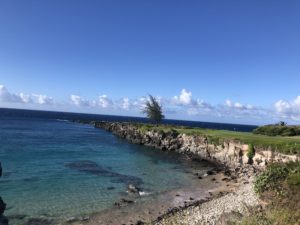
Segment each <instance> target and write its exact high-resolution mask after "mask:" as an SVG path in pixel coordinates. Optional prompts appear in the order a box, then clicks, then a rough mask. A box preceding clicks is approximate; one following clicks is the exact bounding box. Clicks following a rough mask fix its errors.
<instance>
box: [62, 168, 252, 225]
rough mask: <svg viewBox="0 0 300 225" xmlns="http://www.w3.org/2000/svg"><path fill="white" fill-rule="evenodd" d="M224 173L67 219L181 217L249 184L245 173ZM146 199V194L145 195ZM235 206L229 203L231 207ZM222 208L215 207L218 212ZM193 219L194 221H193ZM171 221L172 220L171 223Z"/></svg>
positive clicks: (92, 222)
mask: <svg viewBox="0 0 300 225" xmlns="http://www.w3.org/2000/svg"><path fill="white" fill-rule="evenodd" d="M237 174H238V173H234V174H233V171H232V173H231V174H228V173H227V174H225V173H224V171H219V170H214V174H211V175H206V176H204V177H203V178H202V179H199V178H198V176H197V175H195V179H194V181H193V183H192V184H190V185H189V186H185V187H182V188H178V189H173V190H170V191H165V192H162V193H158V194H157V195H156V196H155V198H154V199H152V200H151V201H148V202H147V201H136V202H134V203H130V204H127V205H124V206H121V207H112V208H110V209H107V210H104V211H101V212H98V213H94V214H92V215H90V217H89V218H88V219H86V220H85V221H76V220H74V221H71V220H69V221H68V222H67V223H66V224H72V225H81V224H84V225H108V224H109V225H120V224H157V225H162V224H169V221H172V220H173V219H175V218H176V220H179V219H178V218H182V219H184V218H185V217H184V216H182V213H184V212H189V211H190V210H192V209H195V207H199V206H200V205H202V204H204V203H209V202H211V201H215V200H216V199H219V198H222V197H224V196H227V195H229V194H233V193H234V192H236V190H239V189H240V188H242V187H244V186H245V185H249V183H248V182H247V179H249V178H248V175H247V176H246V177H245V176H241V174H240V175H239V176H236V175H237ZM145 198H147V197H145ZM234 207H235V205H234V204H233V205H231V208H234ZM220 210H221V212H222V209H216V211H218V212H220ZM195 221H196V220H195ZM171 224H172V223H171Z"/></svg>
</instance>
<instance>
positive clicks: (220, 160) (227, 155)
mask: <svg viewBox="0 0 300 225" xmlns="http://www.w3.org/2000/svg"><path fill="white" fill-rule="evenodd" d="M95 127H97V128H103V129H105V130H107V131H110V132H112V133H113V134H115V135H117V136H119V137H121V138H125V139H127V140H128V141H130V142H132V143H135V144H140V145H145V146H151V147H154V148H159V149H161V150H164V151H174V152H179V153H184V154H187V155H190V156H192V157H197V158H201V159H204V160H208V161H210V162H213V163H217V164H221V165H225V166H230V167H237V166H241V165H245V164H249V163H251V164H253V165H254V166H257V167H265V166H266V165H267V164H269V163H270V162H287V161H296V160H300V157H299V155H284V154H282V153H278V152H275V151H272V150H271V149H261V148H255V155H254V157H253V158H252V159H249V157H248V156H247V152H248V149H249V145H248V144H244V143H239V142H238V141H234V140H228V141H224V142H223V143H222V144H213V143H209V142H208V139H207V137H205V136H200V135H196V136H194V135H186V134H180V133H178V132H177V131H176V130H171V131H169V132H164V131H162V130H155V129H152V130H149V131H145V132H142V131H141V130H140V129H139V128H138V126H136V125H134V124H131V123H120V122H106V121H102V122H95Z"/></svg>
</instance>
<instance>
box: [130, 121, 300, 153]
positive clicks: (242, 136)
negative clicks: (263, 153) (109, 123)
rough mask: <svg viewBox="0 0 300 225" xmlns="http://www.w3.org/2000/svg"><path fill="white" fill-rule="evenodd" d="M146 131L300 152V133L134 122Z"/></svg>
mask: <svg viewBox="0 0 300 225" xmlns="http://www.w3.org/2000/svg"><path fill="white" fill-rule="evenodd" d="M133 125H134V126H136V127H138V129H139V130H140V131H141V132H143V133H145V132H147V131H150V130H157V131H164V132H165V133H167V132H170V131H177V132H178V133H180V134H186V135H189V136H202V137H203V136H205V137H207V139H208V142H209V143H211V144H216V145H219V144H222V143H223V142H228V141H235V142H240V143H242V144H252V145H253V146H254V147H255V148H263V149H268V150H271V151H275V152H279V153H283V154H290V155H293V154H300V135H299V136H292V137H283V136H266V135H260V134H253V133H251V132H237V131H228V130H213V129H205V128H193V127H184V126H174V125H158V126H156V125H152V124H141V123H136V124H133Z"/></svg>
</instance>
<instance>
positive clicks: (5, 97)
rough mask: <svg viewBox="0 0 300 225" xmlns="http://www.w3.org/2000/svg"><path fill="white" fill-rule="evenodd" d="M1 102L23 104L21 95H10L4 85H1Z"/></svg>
mask: <svg viewBox="0 0 300 225" xmlns="http://www.w3.org/2000/svg"><path fill="white" fill-rule="evenodd" d="M0 101H1V102H23V100H22V98H21V97H20V96H19V95H16V94H13V93H10V92H9V91H8V89H7V88H6V87H5V86H4V85H0Z"/></svg>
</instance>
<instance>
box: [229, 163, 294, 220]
mask: <svg viewBox="0 0 300 225" xmlns="http://www.w3.org/2000/svg"><path fill="white" fill-rule="evenodd" d="M254 185H255V186H254V188H255V191H256V192H257V193H258V194H259V196H260V199H261V200H262V201H263V202H265V205H266V206H265V207H264V209H263V210H257V209H249V210H250V215H249V216H247V217H245V218H243V219H242V220H241V221H240V222H232V223H230V224H232V225H237V224H240V225H272V224H277V225H295V224H299V222H300V195H299V191H300V162H299V161H298V162H288V163H274V164H271V165H269V166H268V167H267V168H266V170H265V171H264V172H262V173H261V174H260V175H259V176H258V177H257V179H256V180H255V182H254Z"/></svg>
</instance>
